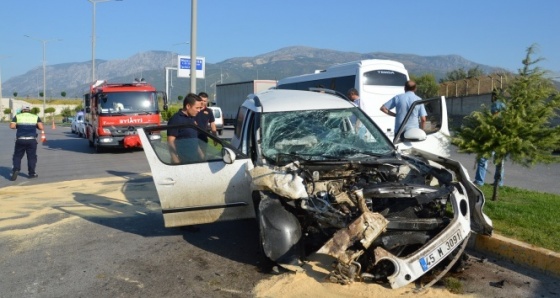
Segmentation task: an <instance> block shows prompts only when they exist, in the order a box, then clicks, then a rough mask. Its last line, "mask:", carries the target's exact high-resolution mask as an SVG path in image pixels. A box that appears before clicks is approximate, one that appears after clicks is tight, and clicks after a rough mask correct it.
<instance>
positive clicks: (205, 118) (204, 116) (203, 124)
mask: <svg viewBox="0 0 560 298" xmlns="http://www.w3.org/2000/svg"><path fill="white" fill-rule="evenodd" d="M198 96H199V97H200V98H201V99H202V104H203V105H202V109H201V110H200V112H199V113H198V114H196V122H197V123H198V127H200V129H202V130H204V131H208V127H210V132H211V133H212V134H213V135H216V132H217V129H216V118H214V113H213V112H212V110H211V109H209V108H208V94H207V93H206V92H200V93H198ZM199 138H200V139H201V140H203V141H205V142H207V141H208V137H207V136H206V135H204V134H201V135H200V136H199Z"/></svg>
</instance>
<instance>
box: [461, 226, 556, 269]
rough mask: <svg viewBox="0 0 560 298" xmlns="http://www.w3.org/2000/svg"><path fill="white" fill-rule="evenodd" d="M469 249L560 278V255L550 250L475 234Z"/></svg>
mask: <svg viewBox="0 0 560 298" xmlns="http://www.w3.org/2000/svg"><path fill="white" fill-rule="evenodd" d="M469 248H471V249H473V250H475V251H478V252H480V253H485V254H489V255H493V256H496V257H501V258H504V259H507V260H510V261H511V262H512V263H514V264H518V265H522V266H527V267H530V268H534V269H536V270H539V271H542V272H543V273H546V274H551V275H556V276H559V277H560V253H556V252H554V251H551V250H548V249H544V248H541V247H536V246H534V245H530V244H527V243H524V242H521V241H517V240H515V239H510V238H507V237H504V236H501V235H498V234H495V233H494V234H493V235H492V236H486V235H477V234H475V237H471V238H470V243H469Z"/></svg>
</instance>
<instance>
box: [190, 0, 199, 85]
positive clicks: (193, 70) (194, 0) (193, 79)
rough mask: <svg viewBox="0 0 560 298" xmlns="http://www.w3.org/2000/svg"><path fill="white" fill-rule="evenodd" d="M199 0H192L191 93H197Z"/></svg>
mask: <svg viewBox="0 0 560 298" xmlns="http://www.w3.org/2000/svg"><path fill="white" fill-rule="evenodd" d="M197 7H198V1H197V0H191V93H196V42H197V41H196V31H197V27H196V24H197Z"/></svg>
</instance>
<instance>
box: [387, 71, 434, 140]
mask: <svg viewBox="0 0 560 298" xmlns="http://www.w3.org/2000/svg"><path fill="white" fill-rule="evenodd" d="M414 92H416V82H414V81H412V80H410V81H407V82H406V83H405V84H404V93H402V94H399V95H397V96H395V97H393V98H391V99H390V100H389V101H387V102H386V103H385V104H383V105H382V106H381V108H380V110H381V111H382V112H383V113H385V114H387V115H389V116H393V117H395V133H397V132H398V131H399V129H400V127H401V125H402V122H403V121H404V117H406V113H407V112H408V109H409V108H410V107H411V106H412V104H413V103H414V102H415V101H418V100H422V98H420V97H419V96H417V95H416V94H415V93H414ZM393 108H394V109H395V112H393V111H391V109H393ZM427 115H428V114H427V113H426V109H425V108H424V105H417V106H416V107H415V108H414V111H413V112H412V115H411V116H410V118H409V119H408V122H407V123H406V124H405V127H406V128H413V127H415V128H418V127H419V128H421V129H424V124H425V123H426V116H427ZM418 119H420V124H418Z"/></svg>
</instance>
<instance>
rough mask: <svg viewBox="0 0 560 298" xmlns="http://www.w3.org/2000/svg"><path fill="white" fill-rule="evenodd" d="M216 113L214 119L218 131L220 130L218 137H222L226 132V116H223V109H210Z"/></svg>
mask: <svg viewBox="0 0 560 298" xmlns="http://www.w3.org/2000/svg"><path fill="white" fill-rule="evenodd" d="M208 108H209V109H211V110H212V112H213V113H214V119H215V124H216V129H217V130H218V135H220V136H221V135H222V131H223V130H224V116H223V114H222V109H220V107H208Z"/></svg>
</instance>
